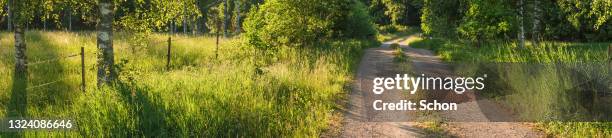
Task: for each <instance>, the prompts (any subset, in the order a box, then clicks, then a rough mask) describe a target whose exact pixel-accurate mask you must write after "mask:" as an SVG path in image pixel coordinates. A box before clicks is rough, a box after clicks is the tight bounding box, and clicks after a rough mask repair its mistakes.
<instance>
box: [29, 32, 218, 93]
mask: <svg viewBox="0 0 612 138" xmlns="http://www.w3.org/2000/svg"><path fill="white" fill-rule="evenodd" d="M189 39H199V38H193V37H187V38H180V39H172V37H168V39H167V40H163V41H154V42H152V43H149V44H150V45H160V44H164V43H166V44H167V53H166V70H170V65H171V57H172V51H171V50H172V42H173V41H174V42H176V41H181V40H189ZM216 41H217V43H216V50H215V55H218V49H219V37H217V40H216ZM92 54H97V53H95V52H94V53H92ZM79 56H80V57H81V74H80V75H81V90H82V91H85V88H86V85H85V50H84V47H81V51H80V53H75V54H70V55H67V56H59V57H56V58H51V59H46V60H39V61H34V62H31V63H28V64H26V66H36V65H40V64H46V63H52V62H59V61H61V60H64V59H68V58H74V57H79ZM67 79H68V78H62V79H57V80H54V81H50V82H46V83H42V84H38V85H35V86H31V87H27V88H26V89H27V90H31V89H36V88H41V87H45V86H50V85H52V84H55V83H59V82H62V81H64V80H67Z"/></svg>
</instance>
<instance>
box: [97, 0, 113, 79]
mask: <svg viewBox="0 0 612 138" xmlns="http://www.w3.org/2000/svg"><path fill="white" fill-rule="evenodd" d="M98 8H99V15H100V19H99V20H98V37H97V45H98V51H99V52H98V87H101V86H103V85H104V84H109V83H110V82H111V81H112V80H114V79H115V78H116V77H117V73H116V71H115V70H114V69H113V66H114V63H115V61H114V51H113V39H112V38H113V18H114V11H113V10H114V5H113V1H112V0H99V1H98Z"/></svg>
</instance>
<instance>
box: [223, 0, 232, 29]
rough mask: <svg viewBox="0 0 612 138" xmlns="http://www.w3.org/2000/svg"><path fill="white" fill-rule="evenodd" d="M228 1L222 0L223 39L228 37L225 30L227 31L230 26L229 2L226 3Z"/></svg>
mask: <svg viewBox="0 0 612 138" xmlns="http://www.w3.org/2000/svg"><path fill="white" fill-rule="evenodd" d="M227 1H228V0H224V1H223V2H224V5H225V6H223V18H224V20H223V37H228V35H229V34H228V32H227V30H228V29H229V24H230V16H229V6H230V5H229V2H227Z"/></svg>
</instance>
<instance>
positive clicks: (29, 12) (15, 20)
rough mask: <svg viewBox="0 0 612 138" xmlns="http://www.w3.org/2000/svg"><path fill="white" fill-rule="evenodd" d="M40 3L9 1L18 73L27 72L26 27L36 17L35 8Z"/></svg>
mask: <svg viewBox="0 0 612 138" xmlns="http://www.w3.org/2000/svg"><path fill="white" fill-rule="evenodd" d="M37 2H38V1H14V0H11V1H9V3H8V5H9V7H10V9H9V11H10V12H9V13H10V14H9V17H10V18H12V19H11V23H12V25H10V26H12V27H13V32H14V34H15V35H14V37H15V71H16V72H17V73H24V74H25V72H27V56H26V41H25V40H26V39H25V30H24V26H25V24H27V23H28V22H29V21H30V20H32V18H33V15H34V8H35V6H34V5H36V4H38V3H37Z"/></svg>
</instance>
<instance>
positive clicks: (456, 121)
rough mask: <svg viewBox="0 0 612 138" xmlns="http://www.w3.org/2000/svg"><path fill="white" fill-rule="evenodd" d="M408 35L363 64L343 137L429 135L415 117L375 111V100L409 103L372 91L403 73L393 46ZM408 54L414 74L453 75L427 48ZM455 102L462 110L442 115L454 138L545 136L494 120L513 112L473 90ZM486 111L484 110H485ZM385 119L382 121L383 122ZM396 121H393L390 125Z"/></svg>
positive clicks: (367, 56) (372, 54) (392, 93)
mask: <svg viewBox="0 0 612 138" xmlns="http://www.w3.org/2000/svg"><path fill="white" fill-rule="evenodd" d="M406 39H408V37H404V38H400V39H395V40H392V41H389V42H385V43H384V44H383V45H382V46H381V47H378V48H371V49H368V50H366V52H365V55H364V56H363V58H362V61H361V63H360V65H359V69H358V71H357V75H356V80H355V82H354V83H353V86H352V89H353V91H352V93H351V94H350V96H349V104H348V107H347V111H345V113H344V116H345V117H344V121H343V123H342V124H343V127H342V136H343V137H427V136H430V135H429V134H427V133H426V131H423V130H422V129H420V128H419V127H417V125H418V123H417V122H414V121H410V120H411V119H410V118H409V117H412V116H413V115H412V114H410V113H406V112H380V113H371V112H372V111H371V110H368V108H371V105H370V104H372V103H371V101H372V99H382V100H385V101H397V100H399V99H406V95H405V94H404V93H402V92H398V91H389V92H385V93H384V94H382V95H375V94H373V93H372V80H373V79H374V78H375V77H383V76H385V77H386V76H390V75H393V74H396V73H399V72H398V69H397V65H396V64H398V63H395V62H393V57H394V56H393V50H392V49H390V48H388V46H389V45H390V44H391V43H396V42H401V41H403V40H406ZM400 45H401V47H402V48H403V51H404V54H405V55H407V56H408V59H409V60H410V61H411V63H412V66H411V68H412V71H413V72H415V73H418V74H421V73H423V74H449V73H450V72H451V71H450V69H449V68H448V67H447V65H446V64H444V63H443V62H442V61H441V60H440V58H439V57H438V56H435V55H434V54H433V53H432V52H431V51H429V50H425V49H416V48H411V47H409V46H408V45H406V44H402V43H400ZM453 99H460V100H461V102H458V111H454V112H441V113H440V114H441V117H442V118H443V119H442V120H444V121H445V122H447V123H445V125H444V126H443V128H444V129H445V130H446V131H447V133H448V134H449V135H450V137H543V134H542V133H540V132H536V131H533V130H532V128H530V127H529V124H526V123H516V122H495V121H496V120H510V119H508V118H512V115H511V114H510V112H507V111H505V110H503V109H502V108H501V107H499V106H498V105H497V104H495V103H494V102H491V101H488V100H486V99H479V98H477V97H476V96H474V94H473V93H471V92H466V94H464V95H461V96H459V97H453ZM481 107H485V108H486V110H482V109H485V108H481ZM381 120H383V121H381ZM389 120H392V121H389Z"/></svg>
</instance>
